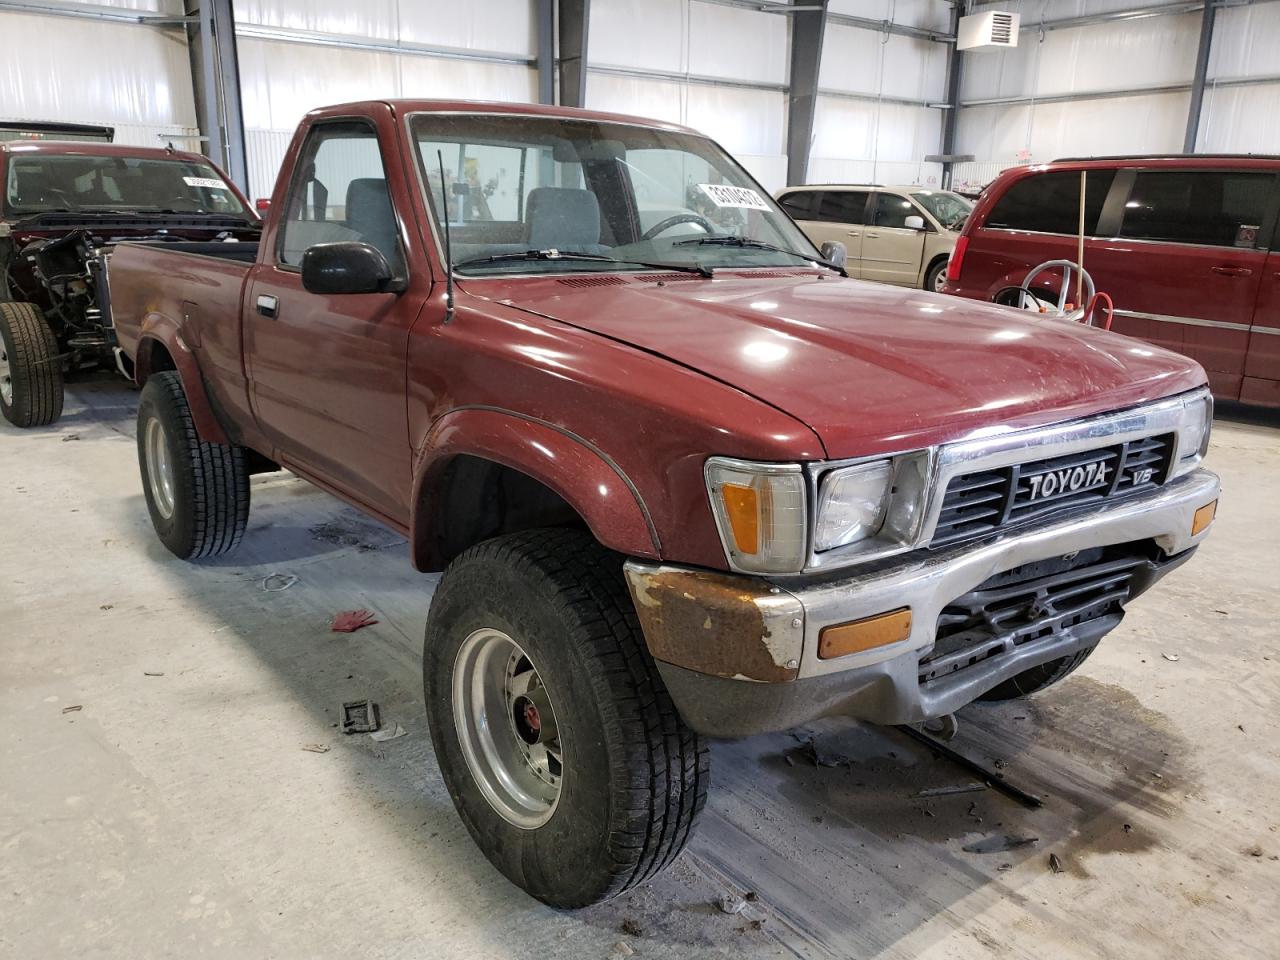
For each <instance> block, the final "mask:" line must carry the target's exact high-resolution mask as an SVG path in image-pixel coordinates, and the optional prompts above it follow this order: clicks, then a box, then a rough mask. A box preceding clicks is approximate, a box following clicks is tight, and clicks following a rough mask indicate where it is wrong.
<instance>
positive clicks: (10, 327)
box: [0, 301, 62, 427]
mask: <svg viewBox="0 0 1280 960" xmlns="http://www.w3.org/2000/svg"><path fill="white" fill-rule="evenodd" d="M0 413H2V414H4V418H5V419H6V420H8V421H9V422H10V423H12V424H13V425H14V426H15V427H43V426H45V425H46V424H50V423H53V421H55V420H57V419H58V418H59V417H60V416H62V360H61V358H59V356H58V341H57V338H56V337H54V335H53V331H52V330H51V329H49V324H48V323H46V322H45V319H44V317H43V316H42V315H41V314H40V311H39V310H38V309H37V308H36V307H35V305H34V304H30V303H20V302H17V301H6V302H0Z"/></svg>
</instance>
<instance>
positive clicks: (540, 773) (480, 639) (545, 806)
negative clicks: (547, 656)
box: [453, 627, 564, 830]
mask: <svg viewBox="0 0 1280 960" xmlns="http://www.w3.org/2000/svg"><path fill="white" fill-rule="evenodd" d="M453 722H454V726H455V727H456V728H457V731H458V742H459V744H460V745H461V747H462V755H463V756H464V757H466V760H467V767H468V768H469V769H470V771H471V777H472V779H474V780H475V782H476V786H478V787H479V788H480V792H481V793H483V794H484V796H485V799H486V800H488V801H489V805H490V806H492V807H493V809H494V810H496V811H497V812H498V813H499V815H501V816H502V818H503V819H504V820H506V821H507V822H508V823H511V824H512V825H514V826H516V827H520V828H521V829H524V830H534V829H536V828H538V827H540V826H542V825H543V824H544V823H546V822H547V821H548V820H550V819H551V815H552V814H553V813H555V810H556V804H557V803H558V802H559V800H560V787H561V782H562V777H563V775H564V750H563V747H562V745H561V743H560V734H559V731H558V730H557V728H556V714H555V708H554V707H553V706H552V704H551V698H550V696H548V694H547V690H546V687H545V686H543V684H542V678H541V677H539V676H538V671H537V669H536V668H535V667H534V665H533V661H532V660H530V659H529V656H528V654H526V653H525V652H524V650H523V649H521V647H520V645H519V644H518V643H516V642H515V641H514V640H512V639H511V637H509V636H507V634H505V633H503V632H502V631H501V630H496V629H493V628H488V627H486V628H484V629H481V630H476V631H474V632H473V633H472V634H471V635H470V636H468V637H467V638H466V640H464V641H463V642H462V646H461V648H459V650H458V656H457V658H456V659H455V660H454V664H453Z"/></svg>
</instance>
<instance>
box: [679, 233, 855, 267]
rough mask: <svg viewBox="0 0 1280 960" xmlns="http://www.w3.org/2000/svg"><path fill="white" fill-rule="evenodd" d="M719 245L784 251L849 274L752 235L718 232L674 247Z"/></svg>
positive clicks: (789, 254)
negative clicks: (754, 238) (756, 238)
mask: <svg viewBox="0 0 1280 960" xmlns="http://www.w3.org/2000/svg"><path fill="white" fill-rule="evenodd" d="M695 244H697V245H703V246H717V247H749V248H751V249H753V250H768V251H769V252H770V253H782V254H786V255H787V256H788V257H797V258H798V259H800V260H808V261H809V262H810V263H817V264H820V265H821V266H824V267H827V268H828V269H830V270H834V271H835V272H836V273H838V274H840V276H842V277H847V276H848V275H849V274H848V273H847V272H846V271H845V268H844V267H842V266H840V265H839V264H836V263H832V262H831V261H830V260H823V259H822V258H821V257H811V256H809V255H808V254H807V253H797V252H796V251H795V250H788V249H787V248H786V247H779V246H777V245H776V244H772V243H766V242H765V241H763V240H753V239H751V238H750V237H739V236H735V235H734V234H732V233H716V234H711V235H709V236H705V237H693V238H691V239H689V240H677V241H676V242H675V243H673V244H672V246H673V247H687V246H692V245H695Z"/></svg>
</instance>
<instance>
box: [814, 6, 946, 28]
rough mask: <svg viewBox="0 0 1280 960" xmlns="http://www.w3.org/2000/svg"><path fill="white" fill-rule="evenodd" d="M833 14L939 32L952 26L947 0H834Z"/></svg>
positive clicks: (831, 8)
mask: <svg viewBox="0 0 1280 960" xmlns="http://www.w3.org/2000/svg"><path fill="white" fill-rule="evenodd" d="M827 9H828V10H829V11H830V12H831V13H842V14H845V15H847V16H851V17H866V18H868V19H870V20H892V21H893V22H894V23H900V24H902V25H903V26H907V27H920V28H922V29H925V30H938V31H940V32H943V33H945V32H946V31H947V29H948V28H949V27H950V26H951V13H950V10H949V9H948V5H947V4H946V3H945V2H944V0H831V5H830V6H829V7H828V8H827Z"/></svg>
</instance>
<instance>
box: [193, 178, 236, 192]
mask: <svg viewBox="0 0 1280 960" xmlns="http://www.w3.org/2000/svg"><path fill="white" fill-rule="evenodd" d="M182 179H183V182H185V183H186V185H187V186H188V187H205V188H206V189H209V190H226V189H227V185H226V184H225V183H223V182H222V181H221V180H215V179H214V178H213V177H183V178H182Z"/></svg>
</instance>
